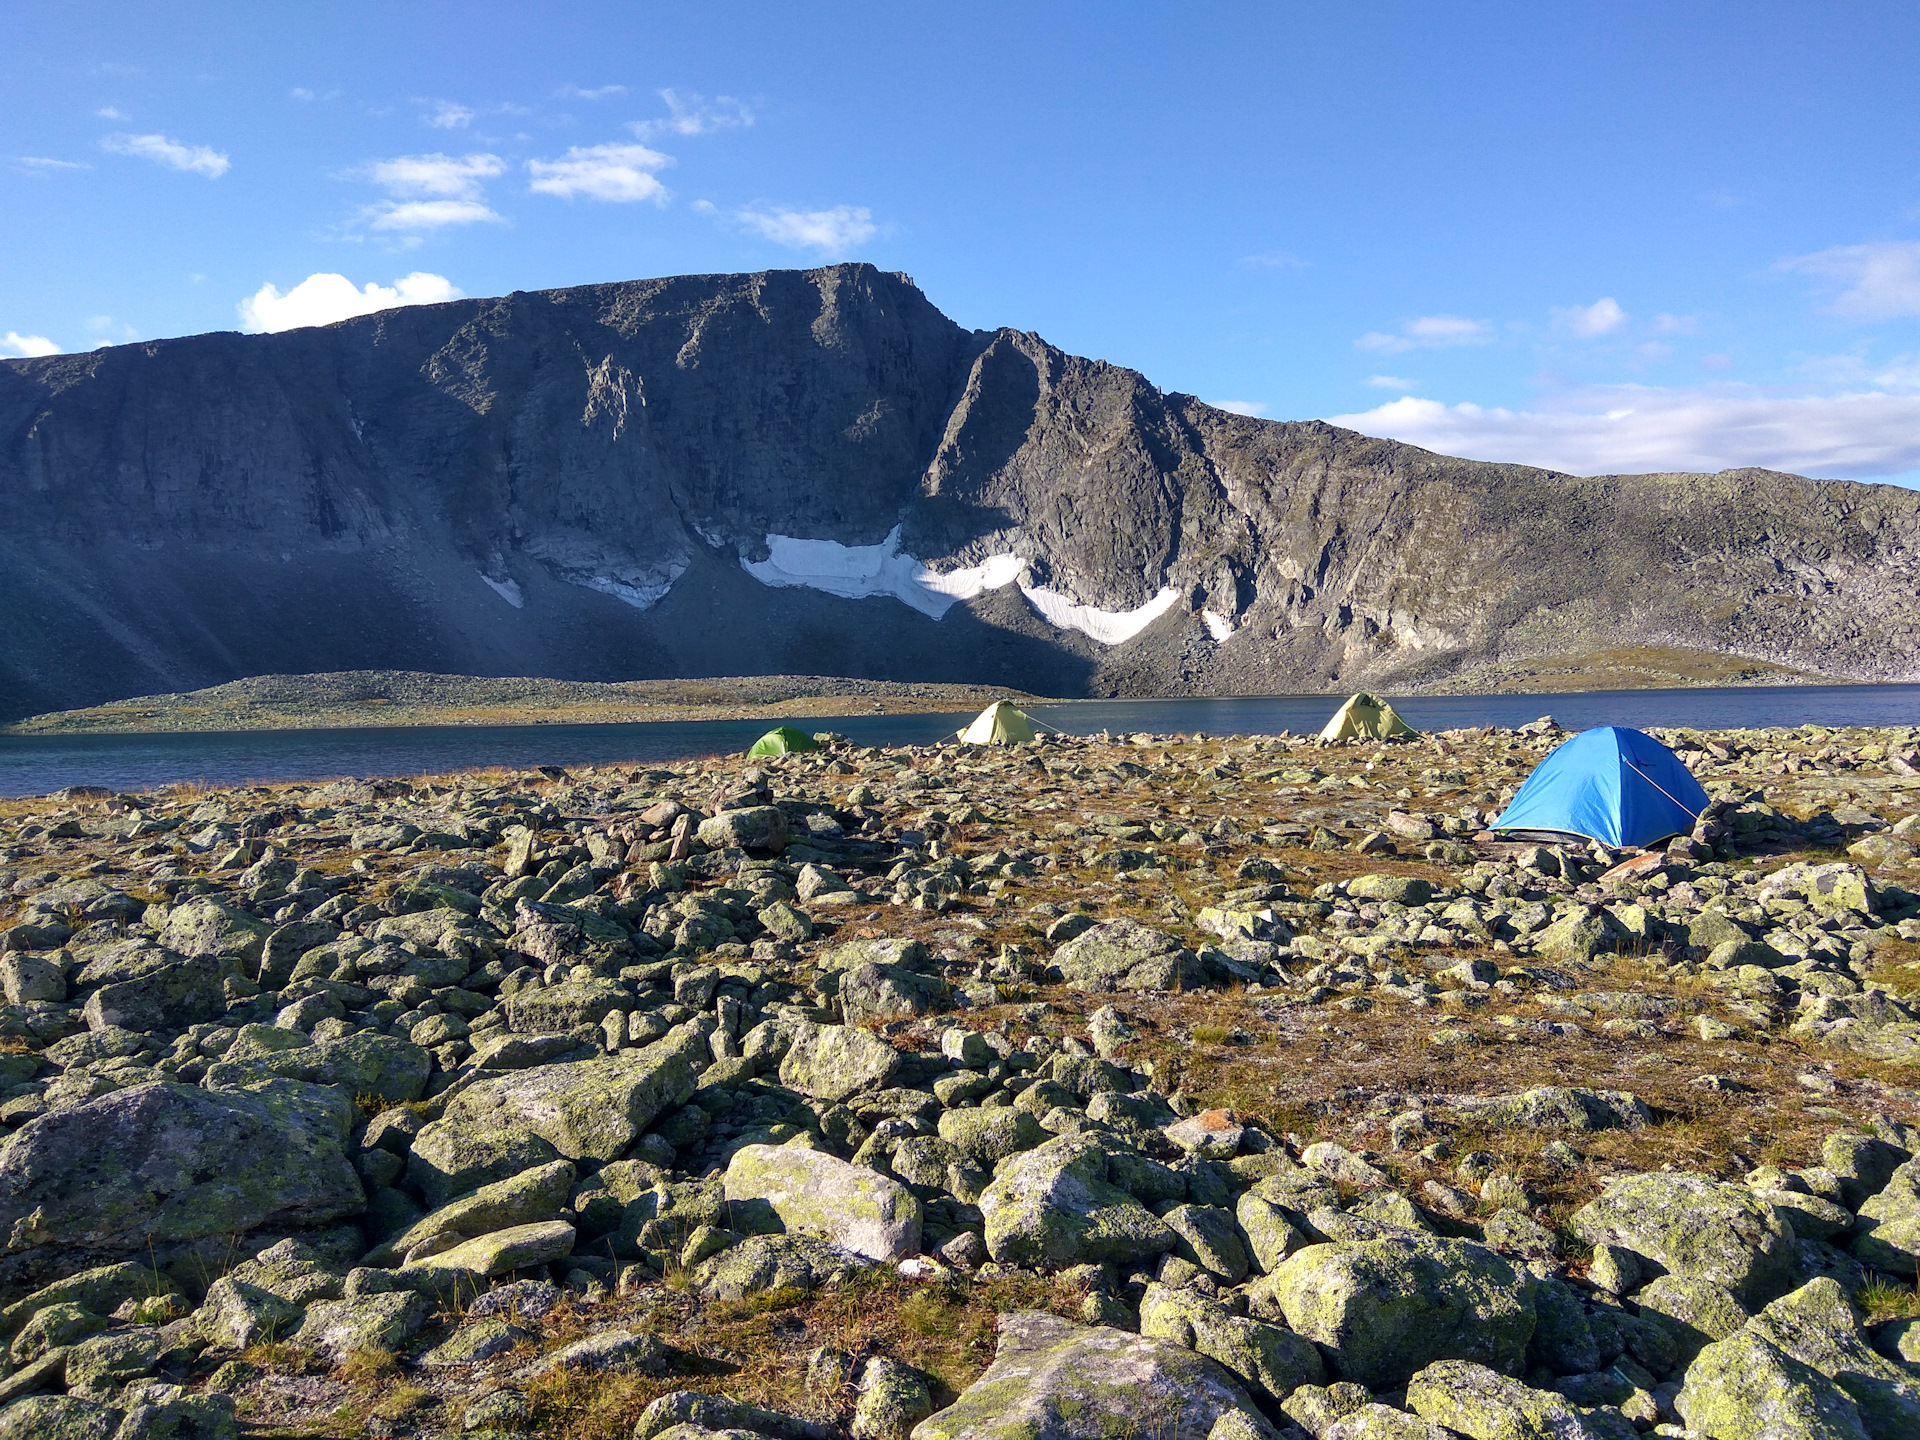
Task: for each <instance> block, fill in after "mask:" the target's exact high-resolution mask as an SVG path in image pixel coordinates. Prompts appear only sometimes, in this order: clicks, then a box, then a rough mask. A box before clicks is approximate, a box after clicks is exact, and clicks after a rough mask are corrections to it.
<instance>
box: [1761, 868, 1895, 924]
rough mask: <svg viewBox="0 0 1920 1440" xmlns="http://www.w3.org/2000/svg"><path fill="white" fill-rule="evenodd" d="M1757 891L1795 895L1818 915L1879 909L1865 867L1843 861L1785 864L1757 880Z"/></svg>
mask: <svg viewBox="0 0 1920 1440" xmlns="http://www.w3.org/2000/svg"><path fill="white" fill-rule="evenodd" d="M1760 894H1761V896H1762V897H1763V898H1767V897H1772V896H1775V895H1797V896H1799V897H1800V898H1801V899H1803V900H1805V901H1806V902H1807V904H1808V905H1809V906H1811V907H1812V908H1813V909H1814V910H1815V911H1816V912H1817V913H1819V914H1821V915H1848V914H1852V915H1871V914H1873V913H1874V912H1875V911H1876V910H1878V909H1879V906H1878V904H1877V903H1876V897H1875V894H1874V887H1873V883H1872V882H1871V881H1870V880H1868V878H1867V873H1866V871H1864V870H1862V869H1861V868H1860V867H1859V866H1858V865H1848V864H1846V863H1844V862H1841V863H1837V864H1830V865H1809V864H1806V863H1805V862H1800V863H1796V864H1793V865H1788V866H1785V867H1783V868H1782V869H1779V870H1776V871H1774V872H1773V873H1772V874H1771V875H1769V876H1767V878H1766V879H1764V880H1762V881H1761V882H1760Z"/></svg>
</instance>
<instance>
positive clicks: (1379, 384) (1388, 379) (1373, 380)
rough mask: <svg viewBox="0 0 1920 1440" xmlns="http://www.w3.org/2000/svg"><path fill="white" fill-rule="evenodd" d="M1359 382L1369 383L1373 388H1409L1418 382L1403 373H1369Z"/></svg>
mask: <svg viewBox="0 0 1920 1440" xmlns="http://www.w3.org/2000/svg"><path fill="white" fill-rule="evenodd" d="M1360 383H1361V384H1363V385H1371V386H1372V387H1373V388H1374V389H1375V390H1411V389H1413V387H1414V386H1415V385H1416V384H1418V383H1419V382H1418V381H1414V380H1409V379H1407V378H1406V377H1405V376H1404V375H1369V376H1367V378H1366V379H1365V380H1363V381H1361V382H1360Z"/></svg>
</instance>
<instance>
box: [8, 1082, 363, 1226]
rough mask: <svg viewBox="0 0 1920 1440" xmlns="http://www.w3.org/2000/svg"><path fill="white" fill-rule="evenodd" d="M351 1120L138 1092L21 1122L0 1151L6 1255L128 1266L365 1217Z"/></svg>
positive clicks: (294, 1107)
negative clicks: (165, 1247) (164, 1250)
mask: <svg viewBox="0 0 1920 1440" xmlns="http://www.w3.org/2000/svg"><path fill="white" fill-rule="evenodd" d="M350 1124H351V1109H350V1107H348V1106H347V1105H346V1104H345V1103H344V1102H343V1101H342V1100H341V1099H340V1097H339V1096H338V1095H337V1094H336V1093H335V1092H333V1091H332V1090H327V1089H322V1088H320V1087H318V1086H313V1085H304V1084H301V1083H300V1082H298V1081H291V1080H275V1081H272V1082H270V1083H268V1084H266V1085H263V1086H261V1087H259V1088H258V1089H254V1090H249V1091H246V1092H216V1091H211V1090H201V1089H197V1088H193V1087H190V1086H185V1085H174V1084H156V1085H138V1086H134V1087H131V1088H129V1089H126V1090H120V1091H116V1092H115V1093H113V1094H111V1095H106V1096H102V1097H101V1098H100V1099H98V1100H93V1101H89V1102H88V1103H86V1104H84V1105H76V1106H74V1107H72V1108H70V1109H66V1110H56V1111H52V1112H50V1113H48V1114H46V1115H43V1116H41V1117H40V1118H39V1119H37V1120H33V1121H30V1122H29V1123H28V1124H26V1125H25V1126H23V1127H21V1129H20V1130H18V1131H16V1132H15V1133H14V1134H13V1135H12V1136H11V1137H9V1138H8V1140H7V1141H6V1143H5V1144H4V1145H0V1227H6V1228H7V1229H8V1230H9V1231H10V1232H11V1236H12V1239H11V1242H10V1245H9V1249H10V1250H12V1251H14V1252H16V1253H17V1252H20V1251H29V1250H33V1249H36V1248H39V1247H46V1249H47V1250H48V1252H49V1255H50V1256H51V1255H52V1254H55V1253H57V1252H60V1251H64V1250H67V1249H85V1250H91V1251H96V1252H98V1251H107V1252H112V1251H116V1250H118V1251H122V1252H131V1251H138V1250H144V1249H146V1248H147V1246H148V1244H149V1243H150V1242H151V1243H161V1244H165V1243H169V1242H173V1241H182V1240H197V1239H200V1238H201V1237H203V1236H207V1235H226V1234H245V1233H247V1232H248V1231H251V1230H255V1229H258V1228H259V1227H261V1226H263V1225H267V1224H277V1225H283V1226H286V1227H289V1228H297V1227H300V1226H306V1225H317V1224H322V1223H324V1222H326V1221H329V1220H333V1219H337V1218H339V1217H341V1216H344V1215H352V1214H356V1213H358V1212H359V1211H360V1209H361V1208H362V1207H363V1206H364V1205H365V1204H366V1194H365V1192H364V1191H363V1190H362V1188H361V1185H360V1180H359V1177H358V1176H357V1175H356V1174H355V1173H354V1170H353V1167H352V1165H350V1164H349V1163H348V1162H347V1158H346V1155H345V1153H344V1151H343V1149H342V1145H343V1142H344V1141H345V1139H346V1136H347V1133H348V1129H349V1126H350Z"/></svg>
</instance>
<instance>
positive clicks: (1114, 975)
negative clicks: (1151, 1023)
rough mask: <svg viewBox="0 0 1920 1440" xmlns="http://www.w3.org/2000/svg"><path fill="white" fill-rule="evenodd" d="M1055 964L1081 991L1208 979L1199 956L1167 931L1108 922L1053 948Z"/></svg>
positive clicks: (1185, 984) (1176, 985)
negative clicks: (1055, 948)
mask: <svg viewBox="0 0 1920 1440" xmlns="http://www.w3.org/2000/svg"><path fill="white" fill-rule="evenodd" d="M1053 968H1054V969H1056V970H1058V971H1059V972H1060V978H1061V979H1062V980H1063V981H1065V982H1066V983H1067V984H1068V985H1071V986H1072V987H1073V988H1074V989H1076V990H1088V991H1092V992H1095V993H1097V994H1104V993H1106V992H1108V991H1112V990H1184V989H1188V988H1191V987H1195V986H1198V985H1201V984H1202V983H1204V981H1205V978H1206V975H1205V971H1204V970H1203V969H1202V968H1201V965H1200V961H1199V958H1198V957H1197V956H1196V955H1195V954H1194V953H1193V951H1191V950H1189V949H1188V948H1187V947H1186V946H1184V945H1182V944H1181V943H1180V942H1179V941H1178V940H1177V939H1175V938H1174V937H1173V936H1171V935H1169V934H1167V933H1166V931H1164V930H1155V929H1152V928H1151V927H1150V926H1146V925H1142V924H1140V923H1139V922H1138V921H1135V920H1127V919H1124V918H1123V919H1118V920H1103V921H1101V922H1100V923H1099V924H1098V925H1095V926H1094V927H1093V928H1092V929H1090V930H1087V931H1085V932H1084V933H1083V934H1081V935H1080V936H1079V937H1078V938H1077V939H1073V940H1069V941H1068V942H1067V943H1066V944H1064V945H1062V946H1061V947H1060V948H1059V949H1058V950H1055V951H1054V952H1053Z"/></svg>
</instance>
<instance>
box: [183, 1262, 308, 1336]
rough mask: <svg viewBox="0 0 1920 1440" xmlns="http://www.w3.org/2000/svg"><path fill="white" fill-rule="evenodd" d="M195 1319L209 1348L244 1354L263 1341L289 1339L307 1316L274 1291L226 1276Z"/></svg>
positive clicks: (213, 1287) (210, 1291)
mask: <svg viewBox="0 0 1920 1440" xmlns="http://www.w3.org/2000/svg"><path fill="white" fill-rule="evenodd" d="M193 1318H194V1328H195V1329H197V1330H198V1331H199V1332H200V1336H201V1338H202V1339H204V1340H205V1341H206V1342H207V1343H208V1344H209V1345H217V1346H220V1347H222V1348H223V1349H227V1350H244V1349H246V1348H247V1347H248V1346H249V1345H254V1344H257V1343H259V1342H261V1341H263V1340H264V1341H272V1340H284V1339H286V1338H287V1337H288V1336H289V1335H291V1334H293V1332H294V1331H296V1330H298V1329H299V1328H300V1322H301V1321H302V1320H304V1319H305V1318H306V1316H305V1312H304V1311H302V1310H301V1308H300V1307H299V1306H298V1305H295V1304H292V1303H290V1302H289V1301H286V1300H282V1299H281V1298H280V1297H279V1296H278V1295H275V1294H274V1293H273V1292H272V1291H271V1290H263V1289H261V1288H260V1287H259V1286H258V1285H249V1284H247V1283H246V1282H245V1281H244V1280H235V1279H234V1278H233V1277H232V1276H231V1275H223V1276H221V1277H220V1278H219V1279H218V1280H216V1281H214V1282H213V1284H212V1285H210V1286H209V1287H208V1288H207V1300H206V1303H205V1304H204V1305H202V1306H201V1307H200V1308H199V1310H197V1311H196V1312H195V1313H194V1317H193Z"/></svg>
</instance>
